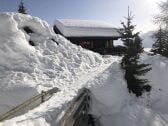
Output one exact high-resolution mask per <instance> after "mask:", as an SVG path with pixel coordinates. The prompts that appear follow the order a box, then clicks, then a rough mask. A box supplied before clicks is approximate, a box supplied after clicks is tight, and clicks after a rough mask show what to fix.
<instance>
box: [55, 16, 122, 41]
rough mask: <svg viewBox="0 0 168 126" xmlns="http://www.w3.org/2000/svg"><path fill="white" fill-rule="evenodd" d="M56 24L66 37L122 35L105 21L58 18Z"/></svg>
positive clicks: (117, 36)
mask: <svg viewBox="0 0 168 126" xmlns="http://www.w3.org/2000/svg"><path fill="white" fill-rule="evenodd" d="M54 25H55V26H57V28H58V29H59V30H60V32H61V33H62V34H63V35H64V36H66V37H116V38H119V37H121V35H120V33H119V32H118V30H119V29H117V28H115V27H114V26H113V25H112V24H110V23H107V22H103V21H93V20H90V21H89V20H74V19H57V20H56V21H55V23H54Z"/></svg>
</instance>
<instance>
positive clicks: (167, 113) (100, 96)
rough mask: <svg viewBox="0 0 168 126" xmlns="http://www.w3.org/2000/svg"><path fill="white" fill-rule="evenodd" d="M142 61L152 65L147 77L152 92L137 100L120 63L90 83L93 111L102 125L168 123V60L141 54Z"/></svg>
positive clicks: (113, 64) (133, 125)
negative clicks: (129, 90)
mask: <svg viewBox="0 0 168 126" xmlns="http://www.w3.org/2000/svg"><path fill="white" fill-rule="evenodd" d="M141 59H142V62H145V63H149V64H151V67H152V70H151V71H150V72H149V73H148V74H147V75H146V78H147V79H148V80H149V81H150V85H152V91H151V93H150V96H149V97H148V95H149V94H144V95H143V96H142V97H141V98H139V99H137V98H136V97H135V96H134V95H130V94H129V93H128V91H127V87H126V83H125V81H124V80H123V72H122V71H121V69H120V64H119V63H117V62H114V63H112V65H111V66H110V67H109V68H108V69H107V70H105V71H104V72H103V73H102V74H101V75H97V76H96V77H95V78H94V79H92V80H90V81H89V82H88V88H90V90H91V92H92V99H93V101H92V104H93V105H92V109H91V113H92V114H93V115H94V116H95V118H96V120H98V121H99V122H100V123H101V125H102V126H111V125H112V126H167V125H168V108H167V104H168V99H167V98H168V85H167V82H168V59H167V58H164V57H162V56H160V55H156V56H149V55H147V53H144V54H142V56H141Z"/></svg>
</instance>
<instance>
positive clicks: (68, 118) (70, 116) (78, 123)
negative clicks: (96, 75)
mask: <svg viewBox="0 0 168 126" xmlns="http://www.w3.org/2000/svg"><path fill="white" fill-rule="evenodd" d="M90 103H91V97H90V91H89V90H88V89H86V88H84V89H83V90H82V92H81V93H80V94H79V95H78V96H77V97H76V98H75V99H74V100H73V101H72V103H71V105H70V106H69V108H68V109H67V110H66V112H65V114H64V115H63V117H62V118H61V120H60V122H59V124H58V126H95V120H94V118H93V116H92V115H91V114H89V110H90Z"/></svg>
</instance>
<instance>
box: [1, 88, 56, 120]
mask: <svg viewBox="0 0 168 126" xmlns="http://www.w3.org/2000/svg"><path fill="white" fill-rule="evenodd" d="M58 91H59V89H58V88H57V87H55V88H53V89H50V90H48V91H42V92H41V94H39V95H36V96H34V97H32V98H30V99H28V100H26V101H24V102H23V103H22V104H20V105H18V106H16V107H14V108H13V109H11V110H10V111H8V112H6V113H4V114H2V115H1V116H0V121H4V120H5V119H8V118H9V117H11V116H12V115H16V113H18V112H20V111H21V110H22V109H24V108H26V107H27V106H29V105H30V104H32V103H34V102H36V101H37V100H40V99H41V100H40V102H39V103H36V105H39V104H41V103H43V102H44V101H46V100H47V99H48V98H50V97H51V96H52V95H53V94H54V93H57V92H58Z"/></svg>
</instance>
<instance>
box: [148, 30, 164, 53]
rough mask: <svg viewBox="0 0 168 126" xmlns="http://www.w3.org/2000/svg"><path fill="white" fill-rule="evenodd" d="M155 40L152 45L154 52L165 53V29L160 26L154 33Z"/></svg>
mask: <svg viewBox="0 0 168 126" xmlns="http://www.w3.org/2000/svg"><path fill="white" fill-rule="evenodd" d="M152 37H153V38H154V40H155V43H154V44H153V45H152V50H151V51H152V52H154V54H156V53H158V54H161V55H164V47H165V46H164V45H165V37H166V36H165V32H164V30H163V29H162V28H161V27H160V28H159V30H158V31H157V32H156V33H154V34H153V36H152Z"/></svg>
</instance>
